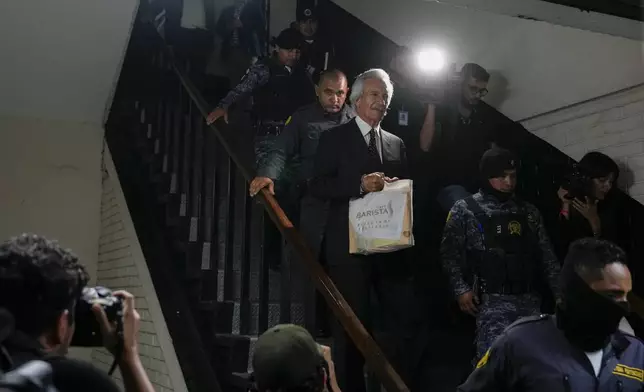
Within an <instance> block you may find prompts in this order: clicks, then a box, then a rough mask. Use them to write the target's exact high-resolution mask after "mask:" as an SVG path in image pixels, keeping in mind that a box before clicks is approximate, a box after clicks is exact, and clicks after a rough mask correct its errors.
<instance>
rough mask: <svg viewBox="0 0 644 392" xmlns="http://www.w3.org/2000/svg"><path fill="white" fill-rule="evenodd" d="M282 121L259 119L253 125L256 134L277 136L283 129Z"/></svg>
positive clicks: (283, 123)
mask: <svg viewBox="0 0 644 392" xmlns="http://www.w3.org/2000/svg"><path fill="white" fill-rule="evenodd" d="M284 126H285V122H284V121H261V122H257V124H256V125H255V135H256V136H278V135H279V134H280V133H282V130H283V129H284Z"/></svg>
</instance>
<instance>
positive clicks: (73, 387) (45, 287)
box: [0, 234, 154, 392]
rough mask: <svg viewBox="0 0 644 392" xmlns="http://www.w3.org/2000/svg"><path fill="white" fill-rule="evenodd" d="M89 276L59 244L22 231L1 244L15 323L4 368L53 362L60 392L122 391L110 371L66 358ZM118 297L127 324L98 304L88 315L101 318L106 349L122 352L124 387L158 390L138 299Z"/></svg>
mask: <svg viewBox="0 0 644 392" xmlns="http://www.w3.org/2000/svg"><path fill="white" fill-rule="evenodd" d="M88 280H89V276H88V274H87V272H86V271H85V268H84V267H83V266H82V265H81V264H79V261H78V258H77V257H76V256H75V255H74V254H72V253H71V252H70V251H68V250H65V249H63V248H61V247H60V246H59V245H58V244H57V243H56V242H53V241H49V240H47V239H45V238H43V237H40V236H37V235H31V234H23V235H21V236H19V237H16V238H13V239H11V240H9V241H7V242H5V243H3V244H2V245H0V308H4V309H6V310H7V311H8V312H9V313H10V314H11V315H12V317H13V323H14V325H13V328H11V329H12V331H11V332H10V333H8V337H7V338H6V339H5V340H3V341H0V345H1V346H2V349H3V351H6V353H7V354H8V358H7V359H8V361H5V362H3V363H2V366H3V368H2V370H3V371H7V370H10V369H11V368H16V367H18V366H20V365H22V364H25V363H27V362H29V361H32V360H37V359H40V360H44V361H46V362H48V363H49V364H50V365H51V367H52V372H53V383H54V386H55V387H56V388H57V389H58V391H60V392H67V391H89V390H92V391H94V392H99V391H118V390H119V388H118V387H117V385H116V383H115V382H114V381H113V380H112V379H111V378H110V377H109V376H108V375H107V374H105V373H104V372H102V371H100V370H98V369H97V368H95V367H94V366H92V365H91V364H89V363H86V362H83V361H78V360H74V359H70V358H65V354H66V353H67V349H68V348H69V346H70V345H71V344H72V338H73V337H74V332H75V329H76V326H77V322H76V321H79V322H80V321H81V320H80V319H79V320H76V318H77V317H79V316H78V314H77V312H78V309H79V308H78V307H77V304H78V303H79V302H81V301H82V300H84V298H83V299H81V295H82V294H83V289H85V286H86V285H87V282H88ZM83 295H84V294H83ZM113 295H114V296H115V297H117V298H120V301H118V302H119V303H122V322H117V321H116V320H115V319H114V317H112V318H111V320H110V317H108V315H107V314H106V312H105V311H104V310H103V307H102V306H101V305H98V304H94V305H93V306H92V307H91V311H88V314H89V315H90V317H91V316H92V314H91V313H93V316H94V317H95V318H96V321H97V322H98V325H99V326H100V330H101V334H102V337H103V341H104V342H105V347H106V348H107V349H108V350H110V351H111V352H112V353H113V354H114V353H117V354H119V355H118V357H117V358H116V359H117V361H118V362H117V363H118V365H119V369H120V372H121V376H122V379H123V384H124V385H125V390H126V391H145V392H147V391H153V390H154V389H153V387H152V384H151V383H150V381H149V379H148V377H147V375H146V373H145V370H144V369H143V365H142V364H141V360H140V358H139V355H138V343H137V334H138V331H139V315H138V313H137V312H136V309H135V308H134V297H133V296H132V295H131V294H130V293H127V292H125V291H120V292H115V293H113ZM111 298H112V299H114V300H116V298H113V297H111ZM84 305H87V307H89V306H90V305H89V304H88V303H84ZM109 313H110V314H111V312H109ZM114 314H116V313H114ZM83 321H85V320H83ZM117 326H119V327H120V326H122V328H117ZM2 327H3V328H4V329H7V328H8V327H11V326H2ZM117 329H120V330H121V332H122V338H120V337H119V335H118V334H117ZM79 332H80V331H79ZM83 332H87V331H83ZM90 332H91V331H90ZM6 362H8V363H6Z"/></svg>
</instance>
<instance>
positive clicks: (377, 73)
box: [349, 68, 394, 107]
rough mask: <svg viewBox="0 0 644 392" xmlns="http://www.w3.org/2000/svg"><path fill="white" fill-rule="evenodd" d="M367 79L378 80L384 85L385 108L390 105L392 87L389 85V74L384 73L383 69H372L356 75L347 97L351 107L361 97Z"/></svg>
mask: <svg viewBox="0 0 644 392" xmlns="http://www.w3.org/2000/svg"><path fill="white" fill-rule="evenodd" d="M367 79H378V80H380V81H381V82H382V83H384V85H385V90H386V91H387V102H386V103H387V107H389V104H390V103H391V98H392V97H393V96H394V85H393V84H392V83H391V79H390V78H389V74H388V73H387V72H385V70H384V69H380V68H372V69H370V70H368V71H365V72H363V73H361V74H360V75H358V77H357V78H356V80H355V82H353V86H351V95H349V100H350V101H351V104H352V105H355V103H356V101H357V100H358V99H360V97H361V96H362V92H363V90H364V81H365V80H367Z"/></svg>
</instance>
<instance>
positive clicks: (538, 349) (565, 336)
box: [458, 238, 644, 392]
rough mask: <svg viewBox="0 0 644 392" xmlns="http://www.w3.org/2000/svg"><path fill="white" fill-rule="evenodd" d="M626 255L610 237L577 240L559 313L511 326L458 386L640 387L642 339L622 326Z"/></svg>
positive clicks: (557, 390)
mask: <svg viewBox="0 0 644 392" xmlns="http://www.w3.org/2000/svg"><path fill="white" fill-rule="evenodd" d="M626 263H627V261H626V254H625V253H624V251H623V250H621V249H620V248H619V247H618V246H617V245H614V244H612V243H610V242H608V241H605V240H599V239H594V238H586V239H581V240H578V241H576V242H574V243H573V244H572V245H571V247H570V251H569V252H568V255H567V257H566V260H565V262H564V266H563V268H562V271H561V291H562V295H561V300H560V302H559V303H558V304H557V311H556V315H555V316H549V315H541V316H535V317H529V318H525V319H522V320H519V321H517V322H516V323H515V324H514V325H512V326H511V327H509V328H508V329H507V330H506V331H505V332H504V333H503V335H502V336H501V337H500V338H499V339H498V340H497V341H496V342H495V343H494V345H492V348H491V349H490V350H489V351H488V352H487V353H486V354H485V356H483V358H482V359H481V360H480V361H479V363H478V365H477V366H476V370H475V371H474V372H473V373H472V374H471V375H470V377H469V378H468V379H467V381H466V382H465V383H464V384H463V385H461V386H460V387H459V388H458V391H460V392H477V391H505V392H514V391H521V392H532V391H548V392H573V391H574V392H576V391H579V392H582V391H583V392H585V391H599V392H631V391H632V392H635V391H641V390H642V386H643V382H644V344H642V342H641V341H640V340H639V339H637V338H636V337H634V336H631V335H628V334H626V333H624V332H621V331H619V330H618V325H619V322H620V320H621V319H622V318H623V317H624V316H626V315H627V314H628V312H629V306H628V300H627V296H628V293H629V292H630V291H631V288H632V280H631V274H630V271H629V269H628V267H627V265H626Z"/></svg>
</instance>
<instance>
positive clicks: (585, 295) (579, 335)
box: [557, 273, 629, 352]
mask: <svg viewBox="0 0 644 392" xmlns="http://www.w3.org/2000/svg"><path fill="white" fill-rule="evenodd" d="M563 298H564V303H563V304H560V305H558V306H557V326H558V327H559V328H560V329H561V330H562V331H563V332H564V335H565V336H566V338H567V339H568V340H569V341H570V342H571V343H572V344H573V345H574V346H576V347H579V348H580V349H582V350H583V351H586V352H593V351H599V350H601V349H603V348H604V347H605V346H606V345H607V344H608V341H609V339H610V337H611V335H612V334H613V333H615V331H617V327H618V326H619V322H620V321H621V319H622V318H623V317H624V316H626V315H627V314H628V313H629V305H628V302H615V301H613V300H612V299H610V298H608V297H606V296H604V295H602V294H599V293H597V292H596V291H594V290H593V289H591V288H590V287H589V286H588V285H587V284H586V282H584V280H583V279H581V277H579V275H577V274H576V273H573V274H571V278H570V279H569V281H568V282H567V287H566V290H565V292H564V293H563Z"/></svg>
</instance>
